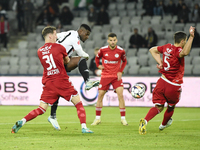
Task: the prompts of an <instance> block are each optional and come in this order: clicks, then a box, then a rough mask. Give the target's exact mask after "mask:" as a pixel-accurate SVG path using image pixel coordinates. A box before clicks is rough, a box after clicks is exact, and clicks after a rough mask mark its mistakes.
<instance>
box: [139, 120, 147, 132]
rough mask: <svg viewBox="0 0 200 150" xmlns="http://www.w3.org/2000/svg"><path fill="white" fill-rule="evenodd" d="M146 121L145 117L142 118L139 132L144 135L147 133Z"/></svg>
mask: <svg viewBox="0 0 200 150" xmlns="http://www.w3.org/2000/svg"><path fill="white" fill-rule="evenodd" d="M146 125H147V124H146V121H145V119H143V118H142V119H140V124H139V134H140V135H144V134H146Z"/></svg>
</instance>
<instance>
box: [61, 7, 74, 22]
mask: <svg viewBox="0 0 200 150" xmlns="http://www.w3.org/2000/svg"><path fill="white" fill-rule="evenodd" d="M73 19H74V15H73V14H72V12H71V11H70V9H69V7H68V6H64V7H63V8H62V12H61V14H60V16H59V20H60V22H61V24H62V25H71V22H72V20H73Z"/></svg>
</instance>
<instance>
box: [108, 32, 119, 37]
mask: <svg viewBox="0 0 200 150" xmlns="http://www.w3.org/2000/svg"><path fill="white" fill-rule="evenodd" d="M109 37H112V38H113V37H117V35H116V34H115V33H109V34H108V38H109Z"/></svg>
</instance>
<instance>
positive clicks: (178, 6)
mask: <svg viewBox="0 0 200 150" xmlns="http://www.w3.org/2000/svg"><path fill="white" fill-rule="evenodd" d="M182 5H183V0H179V1H178V4H177V6H176V15H178V13H179V12H180V11H181V10H182V8H183V7H182Z"/></svg>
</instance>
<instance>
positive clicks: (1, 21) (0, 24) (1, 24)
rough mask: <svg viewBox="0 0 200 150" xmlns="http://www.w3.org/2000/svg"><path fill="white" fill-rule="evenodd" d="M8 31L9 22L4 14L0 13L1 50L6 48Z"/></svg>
mask: <svg viewBox="0 0 200 150" xmlns="http://www.w3.org/2000/svg"><path fill="white" fill-rule="evenodd" d="M8 31H9V23H8V20H6V18H5V16H4V15H0V42H1V43H3V51H6V50H7V42H8V40H7V33H8Z"/></svg>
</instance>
